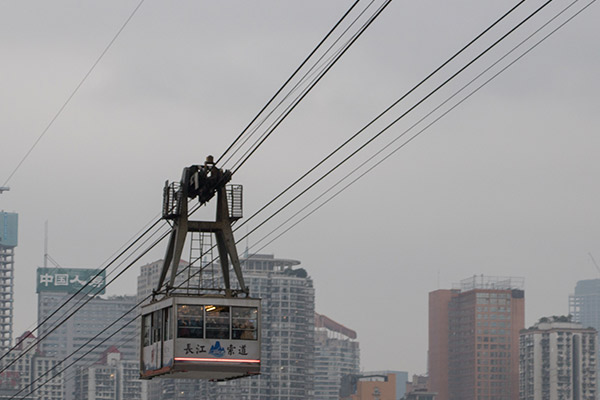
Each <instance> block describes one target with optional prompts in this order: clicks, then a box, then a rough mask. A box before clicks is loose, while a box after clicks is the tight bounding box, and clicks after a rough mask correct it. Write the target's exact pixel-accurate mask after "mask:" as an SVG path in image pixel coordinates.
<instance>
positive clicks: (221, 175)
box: [155, 156, 249, 297]
mask: <svg viewBox="0 0 600 400" xmlns="http://www.w3.org/2000/svg"><path fill="white" fill-rule="evenodd" d="M230 179H231V173H230V172H229V171H223V170H221V169H218V168H217V167H216V166H215V165H214V163H213V162H212V158H211V157H210V156H209V158H208V159H207V162H206V163H205V164H204V166H191V167H188V168H185V169H184V170H183V174H182V178H181V184H180V185H179V189H178V190H177V192H176V197H177V200H176V201H177V207H176V208H177V210H175V211H174V212H171V213H169V214H168V215H163V217H164V218H168V219H172V220H173V231H172V232H171V235H170V238H169V244H168V246H167V250H166V253H165V260H164V263H163V267H162V271H161V274H160V278H159V281H158V285H157V288H156V290H155V294H157V293H160V292H161V289H162V286H163V284H164V282H165V280H166V278H167V273H168V270H169V268H170V270H171V274H170V277H169V280H168V283H167V287H166V292H167V293H169V292H170V291H172V290H173V289H174V288H175V278H176V276H177V270H178V267H179V262H180V260H181V254H182V252H183V247H184V245H185V240H186V237H187V234H188V232H206V233H211V234H214V235H215V238H216V242H217V250H218V252H219V259H220V264H221V270H222V273H223V280H224V284H225V296H226V297H233V296H234V295H236V294H237V293H235V292H234V291H232V289H231V280H230V276H229V263H230V262H231V265H232V266H233V270H234V272H235V275H236V278H237V280H238V283H239V285H240V288H241V292H242V293H244V294H246V295H248V294H249V290H248V287H247V286H246V284H245V282H244V277H243V275H242V268H241V265H240V260H239V257H238V254H237V250H236V247H235V240H234V238H233V230H232V229H231V222H232V221H234V220H236V219H237V217H231V216H230V212H229V205H228V201H227V190H226V186H225V185H226V184H227V182H229V180H230ZM168 193H170V192H169V191H168V190H165V196H168V195H169V194H168ZM215 194H216V195H217V207H216V208H217V210H216V219H215V221H190V220H189V219H188V198H194V197H198V200H199V201H201V202H202V203H205V202H207V201H209V200H210V199H211V198H212V197H214V195H215ZM165 202H166V203H169V199H165ZM190 262H191V260H190Z"/></svg>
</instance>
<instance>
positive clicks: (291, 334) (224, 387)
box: [138, 254, 315, 400]
mask: <svg viewBox="0 0 600 400" xmlns="http://www.w3.org/2000/svg"><path fill="white" fill-rule="evenodd" d="M240 261H241V265H242V270H243V273H244V280H245V282H246V285H247V286H248V287H249V289H250V294H251V296H252V297H258V298H261V299H262V304H261V308H262V321H261V322H262V334H261V337H262V346H261V373H260V375H258V376H252V377H247V378H241V379H236V380H233V381H228V382H217V383H214V382H205V381H193V383H192V384H190V381H189V380H181V379H180V380H170V379H153V380H151V381H150V384H149V388H148V400H163V399H175V398H177V399H178V400H187V399H197V398H198V397H201V398H205V399H213V400H229V399H243V400H275V399H277V400H305V399H312V398H314V365H315V364H314V363H315V359H314V354H315V338H314V335H315V320H314V318H315V314H314V313H315V291H314V288H313V284H312V279H311V278H310V277H309V276H308V273H307V272H306V270H304V269H303V268H296V267H297V266H298V265H300V261H296V260H288V259H280V258H275V257H274V256H273V255H264V254H256V255H251V256H250V257H241V259H240ZM161 265H162V262H161V261H157V262H154V263H151V264H148V265H146V266H143V267H142V269H141V273H140V276H139V278H138V298H139V299H140V300H141V299H142V298H144V297H145V296H147V295H148V294H149V293H150V291H151V290H152V289H153V288H154V286H155V285H156V283H157V282H158V274H159V273H160V268H161ZM179 388H181V390H178V389H179ZM175 393H179V394H178V395H177V396H178V397H168V396H172V395H171V394H175Z"/></svg>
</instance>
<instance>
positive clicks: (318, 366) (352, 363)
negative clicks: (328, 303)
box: [314, 314, 360, 400]
mask: <svg viewBox="0 0 600 400" xmlns="http://www.w3.org/2000/svg"><path fill="white" fill-rule="evenodd" d="M356 337H357V335H356V332H355V331H353V330H352V329H348V328H346V327H345V326H343V325H341V324H339V323H337V322H335V321H334V320H332V319H331V318H329V317H327V316H325V315H321V314H315V397H314V398H315V399H316V400H338V399H339V398H340V387H341V384H342V376H344V375H356V374H358V372H359V371H360V351H359V347H358V341H357V340H356Z"/></svg>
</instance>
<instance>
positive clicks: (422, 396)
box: [401, 389, 436, 400]
mask: <svg viewBox="0 0 600 400" xmlns="http://www.w3.org/2000/svg"><path fill="white" fill-rule="evenodd" d="M435 398H436V393H433V392H429V391H428V390H427V389H414V390H411V391H409V392H407V393H406V395H404V397H402V399H401V400H435Z"/></svg>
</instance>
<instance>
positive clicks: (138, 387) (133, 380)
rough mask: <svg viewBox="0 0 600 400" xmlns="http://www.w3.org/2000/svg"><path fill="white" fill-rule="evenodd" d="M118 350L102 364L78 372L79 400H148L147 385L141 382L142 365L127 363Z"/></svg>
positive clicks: (105, 355) (108, 353) (106, 353)
mask: <svg viewBox="0 0 600 400" xmlns="http://www.w3.org/2000/svg"><path fill="white" fill-rule="evenodd" d="M122 357H123V356H122V354H121V352H120V351H119V349H117V347H116V346H111V347H110V348H109V349H107V350H105V351H104V353H103V354H102V357H101V359H100V360H98V362H96V363H94V364H92V365H88V366H78V367H77V368H76V371H75V398H76V399H77V400H108V399H110V400H144V399H146V385H145V384H144V382H142V381H141V380H139V379H138V378H139V374H140V368H139V363H138V362H136V361H133V360H124V359H123V358H122Z"/></svg>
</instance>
